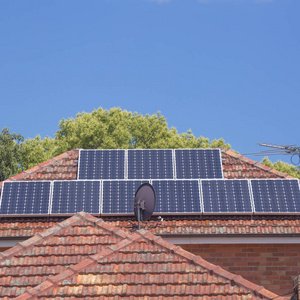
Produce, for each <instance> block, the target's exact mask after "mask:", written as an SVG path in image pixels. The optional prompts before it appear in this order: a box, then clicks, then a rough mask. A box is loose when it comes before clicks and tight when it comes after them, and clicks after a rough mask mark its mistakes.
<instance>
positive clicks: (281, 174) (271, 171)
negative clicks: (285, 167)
mask: <svg viewBox="0 0 300 300" xmlns="http://www.w3.org/2000/svg"><path fill="white" fill-rule="evenodd" d="M221 151H222V152H223V153H225V154H228V155H230V156H231V157H234V158H236V159H239V160H242V161H243V162H245V163H248V164H251V165H254V166H256V167H258V168H260V169H262V170H264V171H266V172H270V173H272V174H274V175H277V176H281V177H283V178H287V179H289V178H295V177H293V176H291V175H289V174H287V173H283V172H280V171H278V170H276V169H274V168H272V167H268V166H265V165H263V164H262V163H260V162H258V161H255V160H252V159H250V158H248V157H245V156H244V155H242V154H237V153H235V152H234V151H232V150H230V149H226V148H222V149H221Z"/></svg>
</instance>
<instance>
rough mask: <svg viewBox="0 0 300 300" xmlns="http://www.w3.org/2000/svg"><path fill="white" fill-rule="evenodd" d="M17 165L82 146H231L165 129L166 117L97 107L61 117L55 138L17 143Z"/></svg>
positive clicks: (24, 167) (191, 133) (90, 147)
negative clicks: (64, 117) (73, 116)
mask: <svg viewBox="0 0 300 300" xmlns="http://www.w3.org/2000/svg"><path fill="white" fill-rule="evenodd" d="M19 146H20V148H19V156H20V162H19V164H20V167H21V169H23V170H27V169H29V168H31V167H33V166H35V165H37V164H39V163H41V162H44V161H46V160H48V159H50V158H51V157H53V156H56V155H59V154H61V153H63V152H65V151H68V150H71V149H75V148H83V149H128V148H129V149H135V148H140V149H162V148H212V147H225V148H231V146H230V145H229V144H226V143H225V142H224V140H223V139H218V140H213V141H212V142H211V143H210V141H209V139H208V138H204V137H201V136H200V137H198V138H197V137H195V136H194V134H193V132H192V131H191V130H188V131H187V132H185V133H181V134H179V133H178V132H177V130H176V128H174V127H172V128H170V129H169V127H168V124H167V121H166V118H165V117H164V116H162V115H161V113H160V112H157V113H156V114H153V115H149V114H147V115H145V116H143V115H141V114H138V113H136V112H135V113H132V112H128V111H126V110H121V108H112V109H110V110H104V109H102V108H101V107H99V108H98V109H95V110H94V111H92V112H91V113H86V112H82V113H78V114H77V115H76V118H69V119H63V120H61V121H60V122H59V130H58V131H57V132H56V134H55V138H50V137H46V138H44V139H41V137H40V136H39V135H38V136H36V137H35V138H33V139H30V138H28V139H26V140H25V141H24V142H21V143H20V145H19Z"/></svg>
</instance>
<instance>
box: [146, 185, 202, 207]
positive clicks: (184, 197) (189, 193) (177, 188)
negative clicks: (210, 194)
mask: <svg viewBox="0 0 300 300" xmlns="http://www.w3.org/2000/svg"><path fill="white" fill-rule="evenodd" d="M152 184H153V187H154V189H155V192H156V207H155V210H154V212H155V213H201V205H200V194H199V181H198V180H159V181H158V180H153V182H152Z"/></svg>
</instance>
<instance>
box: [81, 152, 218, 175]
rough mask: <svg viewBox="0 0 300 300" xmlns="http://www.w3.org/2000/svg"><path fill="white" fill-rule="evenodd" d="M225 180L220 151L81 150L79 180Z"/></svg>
mask: <svg viewBox="0 0 300 300" xmlns="http://www.w3.org/2000/svg"><path fill="white" fill-rule="evenodd" d="M204 178H223V172H222V161H221V152H220V150H219V149H154V150H153V149H147V150H144V149H129V150H80V154H79V167H78V179H79V180H88V179H100V180H101V179H148V180H154V179H204Z"/></svg>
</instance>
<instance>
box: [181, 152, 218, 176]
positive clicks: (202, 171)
mask: <svg viewBox="0 0 300 300" xmlns="http://www.w3.org/2000/svg"><path fill="white" fill-rule="evenodd" d="M175 157H176V178H177V179H209V178H211V179H213V178H223V171H222V162H221V154H220V150H219V149H176V150H175Z"/></svg>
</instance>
